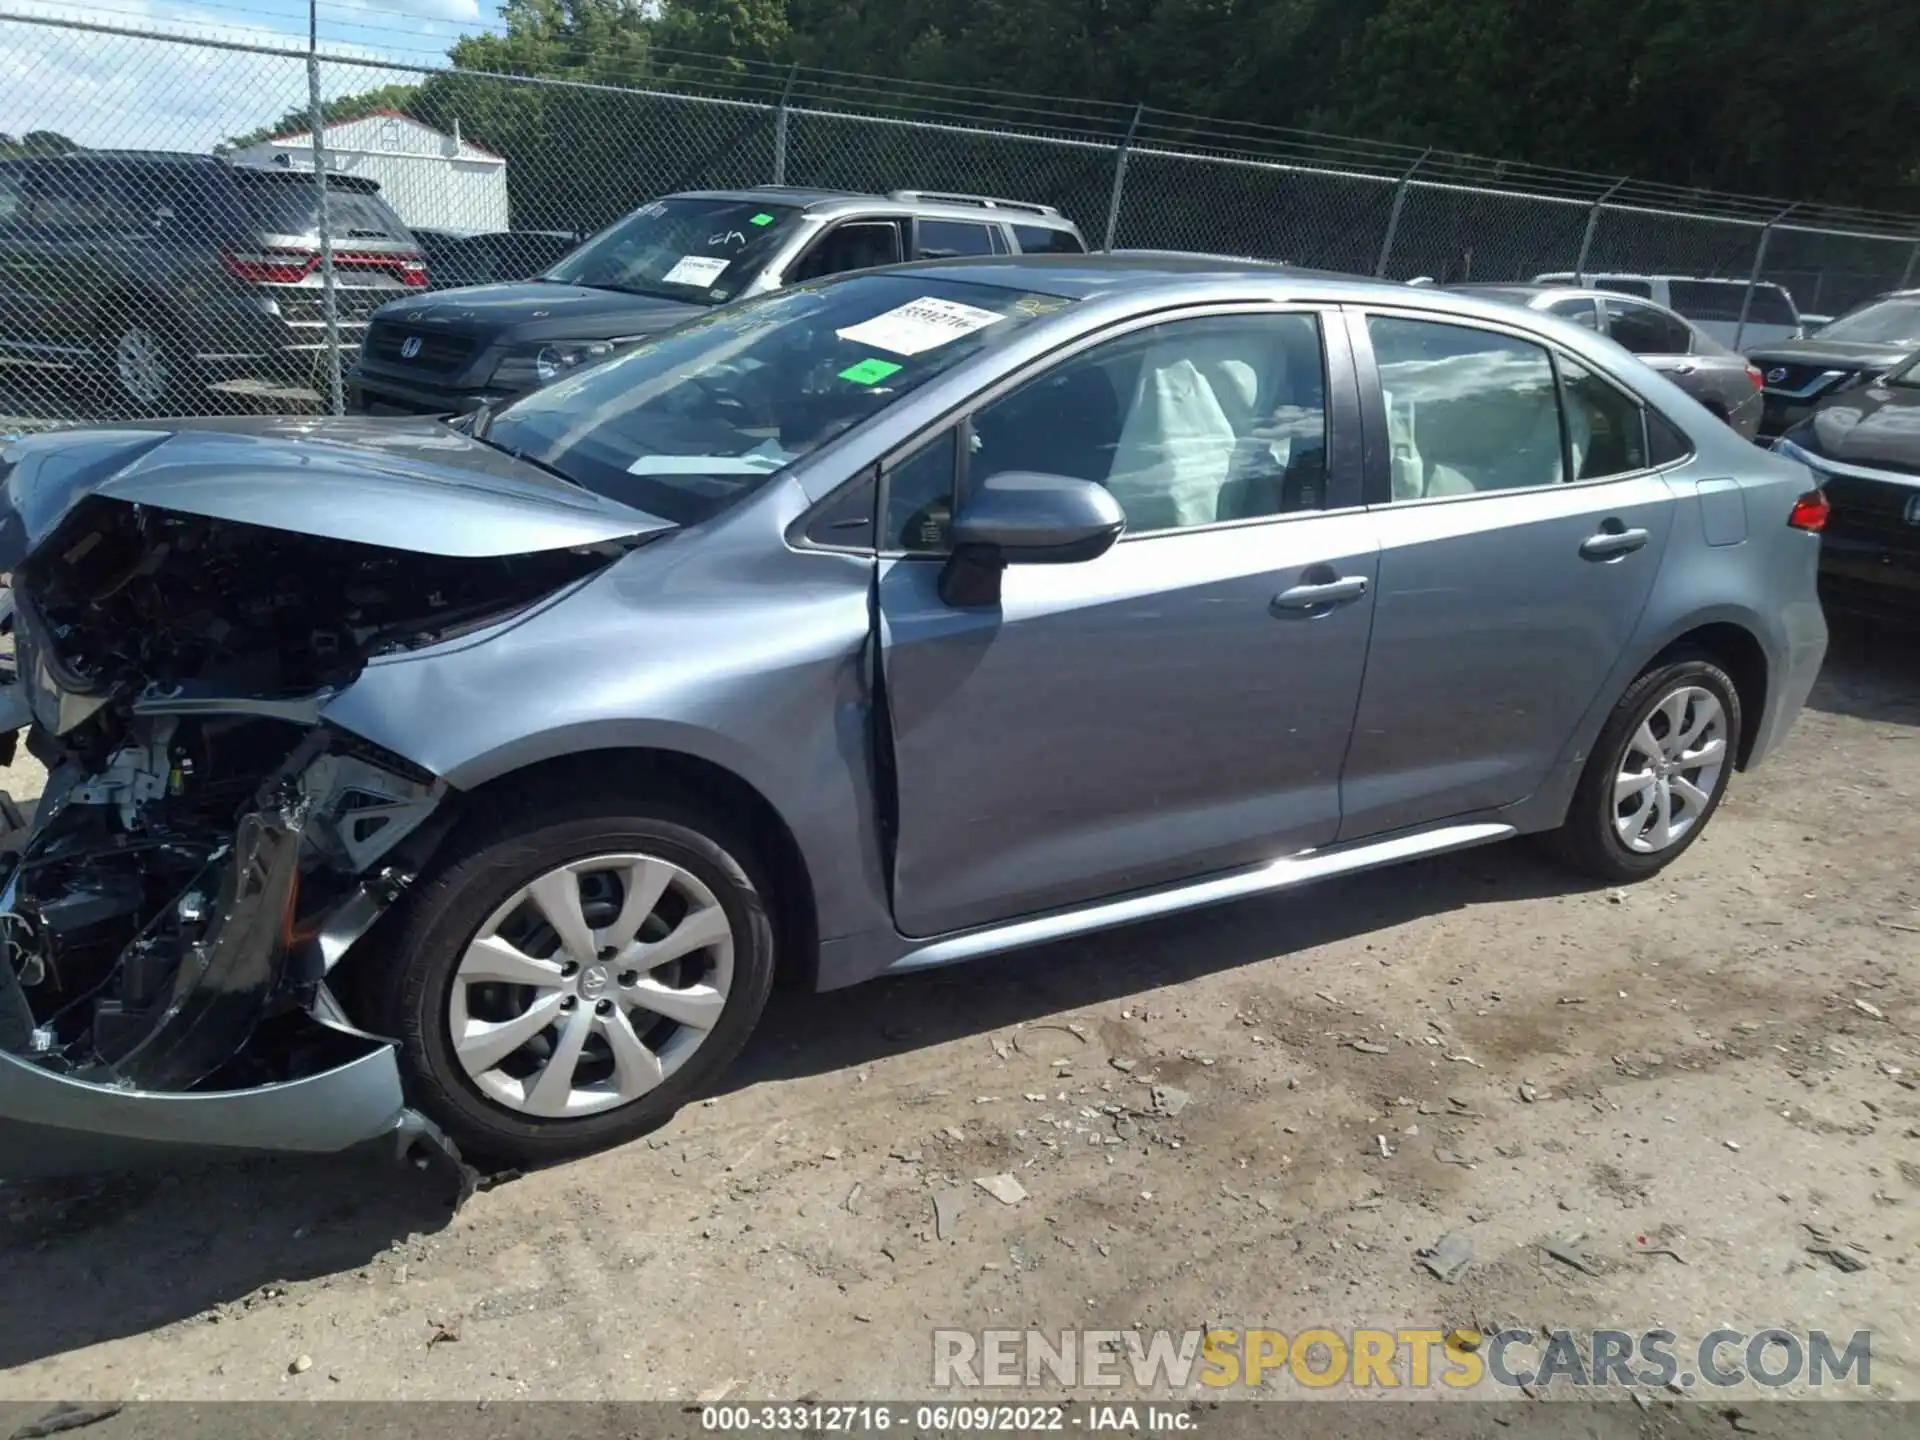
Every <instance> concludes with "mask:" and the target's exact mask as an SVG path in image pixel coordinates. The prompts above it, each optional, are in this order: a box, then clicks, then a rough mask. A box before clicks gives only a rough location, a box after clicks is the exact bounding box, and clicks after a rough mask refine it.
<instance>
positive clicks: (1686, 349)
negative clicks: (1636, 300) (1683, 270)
mask: <svg viewBox="0 0 1920 1440" xmlns="http://www.w3.org/2000/svg"><path fill="white" fill-rule="evenodd" d="M1607 333H1608V334H1609V335H1611V336H1612V337H1613V338H1614V340H1615V341H1617V342H1618V343H1619V344H1621V345H1624V346H1625V347H1626V348H1627V349H1629V350H1631V351H1632V352H1633V353H1634V354H1636V355H1689V354H1691V353H1693V331H1692V330H1690V329H1688V328H1687V326H1686V324H1685V323H1684V322H1683V321H1681V320H1679V319H1677V318H1676V317H1674V316H1672V315H1669V314H1667V313H1666V312H1665V311H1664V310H1656V309H1654V308H1653V307H1652V306H1651V305H1617V304H1612V303H1609V304H1608V306H1607Z"/></svg>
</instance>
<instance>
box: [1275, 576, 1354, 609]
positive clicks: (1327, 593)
mask: <svg viewBox="0 0 1920 1440" xmlns="http://www.w3.org/2000/svg"><path fill="white" fill-rule="evenodd" d="M1366 593H1367V577H1366V576H1364V575H1343V576H1341V577H1340V578H1339V579H1338V580H1327V581H1324V582H1322V583H1321V584H1318V585H1295V586H1293V587H1292V588H1291V589H1288V590H1282V591H1281V592H1280V593H1279V594H1278V595H1276V596H1274V597H1273V603H1272V604H1270V605H1268V606H1267V609H1268V610H1270V611H1272V612H1273V613H1274V614H1275V615H1297V614H1300V613H1302V612H1303V611H1310V610H1325V609H1331V608H1332V607H1333V606H1335V605H1345V604H1348V603H1350V602H1351V601H1354V600H1358V599H1360V598H1361V597H1362V596H1364V595H1365V594H1366Z"/></svg>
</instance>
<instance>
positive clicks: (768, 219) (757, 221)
mask: <svg viewBox="0 0 1920 1440" xmlns="http://www.w3.org/2000/svg"><path fill="white" fill-rule="evenodd" d="M747 223H748V224H749V225H771V224H772V223H773V217H772V216H771V215H769V214H767V212H766V211H764V210H762V211H761V212H760V213H759V214H758V215H756V216H754V217H753V218H752V219H751V220H749V221H748V222H747Z"/></svg>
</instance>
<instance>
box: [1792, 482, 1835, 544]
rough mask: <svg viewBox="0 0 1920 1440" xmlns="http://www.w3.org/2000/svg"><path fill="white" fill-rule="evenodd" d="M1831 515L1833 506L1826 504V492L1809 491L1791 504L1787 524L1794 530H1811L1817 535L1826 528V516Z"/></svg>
mask: <svg viewBox="0 0 1920 1440" xmlns="http://www.w3.org/2000/svg"><path fill="white" fill-rule="evenodd" d="M1832 513H1833V506H1832V505H1830V504H1828V503H1827V492H1826V491H1824V490H1809V491H1808V492H1807V493H1806V494H1804V495H1802V496H1801V497H1800V498H1799V499H1798V500H1796V501H1794V502H1793V513H1792V514H1790V515H1788V516H1787V524H1789V525H1791V526H1792V527H1793V528H1794V529H1796V530H1811V531H1813V533H1814V534H1816V535H1817V534H1819V533H1820V532H1821V531H1822V530H1824V529H1826V528H1827V516H1829V515H1831V514H1832Z"/></svg>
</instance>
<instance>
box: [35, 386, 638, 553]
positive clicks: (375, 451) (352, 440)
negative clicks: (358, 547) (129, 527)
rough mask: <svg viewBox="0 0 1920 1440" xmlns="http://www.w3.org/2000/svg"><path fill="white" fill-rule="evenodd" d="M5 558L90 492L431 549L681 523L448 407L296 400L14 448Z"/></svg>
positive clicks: (68, 434) (513, 546) (520, 546)
mask: <svg viewBox="0 0 1920 1440" xmlns="http://www.w3.org/2000/svg"><path fill="white" fill-rule="evenodd" d="M0 486H3V487H4V488H0V571H11V570H14V569H16V568H17V567H18V566H19V564H20V562H21V561H22V560H23V559H24V558H25V557H26V556H27V555H29V554H31V553H32V552H33V551H34V550H35V549H36V548H38V547H39V545H40V544H41V542H42V541H44V540H45V539H46V538H47V536H48V535H50V534H52V533H53V531H54V530H55V529H56V528H57V527H58V526H59V524H60V522H61V521H62V520H63V519H64V518H65V517H66V516H67V514H68V513H69V512H70V511H71V510H72V509H73V508H74V506H76V505H77V504H79V503H80V502H81V501H82V500H84V499H86V498H87V497H89V496H96V495H97V496H102V497H105V498H107V499H112V500H122V501H125V502H127V503H129V504H134V505H151V506H154V507H156V508H159V509H163V510H174V511H179V512H181V513H183V514H189V515H202V516H207V517H209V518H212V519H218V520H230V521H236V522H239V523H242V524H248V525H262V526H267V527H269V528H272V529H276V530H286V531H291V532H294V533H297V534H302V535H316V536H325V537H328V538H331V539H336V540H351V541H355V542H358V543H360V544H364V545H380V546H385V547H387V548H389V549H394V550H408V551H413V552H416V553H419V554H427V555H449V556H469V557H480V556H498V555H531V554H536V553H538V552H541V551H546V550H562V549H572V548H575V547H580V546H586V545H598V544H603V543H606V542H609V541H618V540H624V539H630V538H636V537H639V536H642V535H647V534H652V533H654V532H657V531H661V530H667V529H671V528H672V525H671V523H670V522H668V521H665V520H662V519H659V518H658V517H657V516H653V515H649V514H647V513H646V512H645V511H641V510H635V509H633V508H631V507H629V506H626V505H621V504H619V503H618V502H616V501H613V500H608V499H604V498H602V497H600V496H598V495H595V494H593V493H592V492H591V491H588V490H584V489H582V488H580V487H579V486H576V485H571V484H569V483H567V482H566V481H564V480H561V479H559V478H558V477H556V476H551V475H548V474H546V473H545V472H544V471H541V470H537V469H535V468H534V467H533V466H531V465H527V464H524V463H522V462H521V461H518V460H515V459H513V458H512V457H511V456H509V455H505V454H503V453H501V452H500V451H498V450H494V449H491V448H489V447H487V446H485V445H482V444H480V443H479V442H477V441H475V440H473V439H471V438H470V437H468V436H467V435H465V434H463V433H461V432H460V431H458V430H454V429H452V428H450V427H448V426H446V425H444V424H441V423H440V422H439V421H437V420H412V419H406V420H390V419H376V418H371V417H358V416H354V417H346V418H338V419H305V418H300V417H289V416H262V417H253V416H248V417H241V418H231V419H229V418H220V419H205V420H169V421H162V422H159V423H155V424H145V425H110V426H102V427H100V428H98V429H90V430H69V431H56V432H53V433H50V434H45V435H36V436H32V437H30V438H27V439H24V440H18V441H15V442H13V443H12V444H10V445H8V446H7V447H6V448H5V449H4V450H0Z"/></svg>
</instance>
